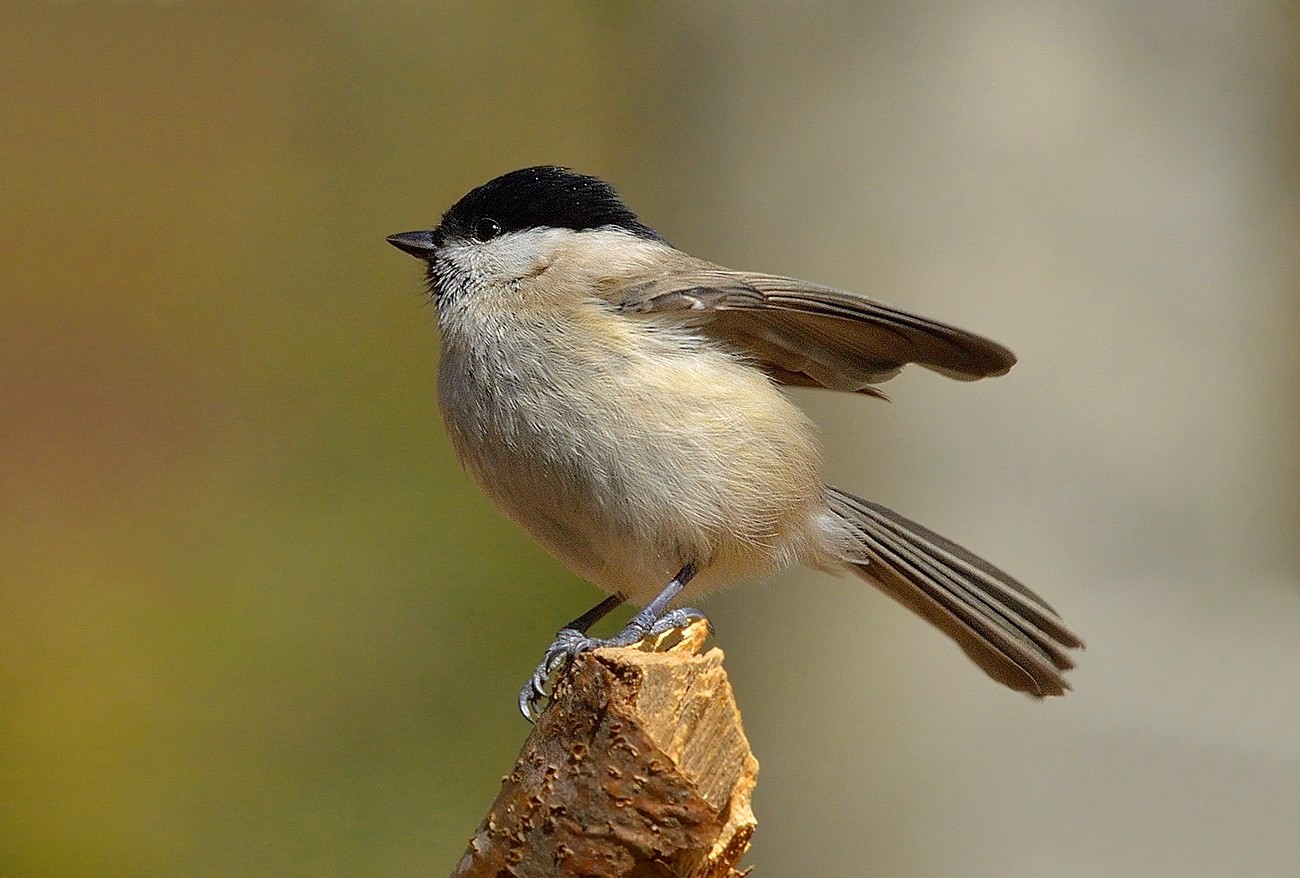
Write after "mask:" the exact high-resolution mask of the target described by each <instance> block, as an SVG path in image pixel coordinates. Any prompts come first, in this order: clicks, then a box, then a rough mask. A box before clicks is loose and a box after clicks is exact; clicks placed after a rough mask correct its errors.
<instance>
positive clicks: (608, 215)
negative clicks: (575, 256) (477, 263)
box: [440, 165, 663, 241]
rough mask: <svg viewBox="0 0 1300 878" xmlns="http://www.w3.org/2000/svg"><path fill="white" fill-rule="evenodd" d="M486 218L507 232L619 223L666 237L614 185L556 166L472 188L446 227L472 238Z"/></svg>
mask: <svg viewBox="0 0 1300 878" xmlns="http://www.w3.org/2000/svg"><path fill="white" fill-rule="evenodd" d="M480 220H494V221H495V222H496V223H497V224H498V225H499V226H500V227H501V231H502V232H518V231H523V230H524V229H536V228H555V229H573V230H575V231H582V230H583V229H598V228H601V227H604V226H615V227H617V228H620V229H623V230H624V231H627V232H630V233H631V234H633V235H636V236H638V237H641V238H648V239H650V240H652V241H663V238H661V237H660V236H659V234H658V233H657V232H656V231H655V230H654V229H652V228H650V227H649V226H647V225H646V224H645V223H643V222H641V221H640V220H639V219H637V216H636V214H634V213H633V212H632V211H630V210H628V208H627V206H626V205H625V204H623V200H622V199H621V198H619V197H618V193H617V192H615V191H614V187H613V186H610V185H609V184H608V183H606V182H605V181H604V180H601V179H598V178H596V177H588V176H586V175H584V174H578V173H575V172H573V171H570V170H569V169H568V168H558V167H555V166H553V165H541V166H539V167H535V168H523V169H521V170H518V171H511V172H510V173H508V174H502V175H501V176H500V177H497V178H496V179H495V180H490V181H488V182H487V183H484V184H483V185H482V186H479V187H478V188H476V189H473V190H471V191H470V193H469V194H468V195H466V196H465V197H464V198H462V199H461V200H460V201H457V202H456V203H455V204H454V205H452V207H451V209H450V210H448V211H447V212H446V213H445V214H443V217H442V225H441V227H440V228H441V230H442V231H443V233H444V234H447V235H449V236H457V237H469V236H470V235H472V234H473V230H474V228H475V225H476V224H477V223H478V222H479V221H480Z"/></svg>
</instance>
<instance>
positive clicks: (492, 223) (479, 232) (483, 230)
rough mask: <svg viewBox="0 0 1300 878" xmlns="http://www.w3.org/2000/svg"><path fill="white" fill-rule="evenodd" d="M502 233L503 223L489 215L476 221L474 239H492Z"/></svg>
mask: <svg viewBox="0 0 1300 878" xmlns="http://www.w3.org/2000/svg"><path fill="white" fill-rule="evenodd" d="M499 234H501V223H499V222H497V221H496V220H494V219H489V218H488V217H483V218H482V219H481V220H479V221H478V222H476V223H474V240H475V241H491V240H492V239H493V238H495V237H496V236H497V235H499Z"/></svg>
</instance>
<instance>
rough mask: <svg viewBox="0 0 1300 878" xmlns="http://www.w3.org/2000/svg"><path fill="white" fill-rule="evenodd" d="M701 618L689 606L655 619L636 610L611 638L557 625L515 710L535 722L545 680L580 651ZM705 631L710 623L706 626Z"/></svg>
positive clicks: (636, 638)
mask: <svg viewBox="0 0 1300 878" xmlns="http://www.w3.org/2000/svg"><path fill="white" fill-rule="evenodd" d="M700 620H703V621H704V622H705V623H706V624H708V621H709V620H708V617H706V616H705V615H704V613H702V612H700V611H699V610H697V609H695V608H693V607H682V608H680V609H676V610H671V611H669V612H667V613H665V614H664V615H663V616H661V617H659V618H658V619H652V618H642V614H640V613H638V614H637V615H636V616H634V617H633V618H632V620H631V621H629V622H628V623H627V625H626V626H625V627H624V628H623V630H622V631H620V632H618V633H617V634H615V635H614V636H613V637H588V636H587V635H586V634H584V633H583V632H581V631H578V630H577V629H575V628H561V629H560V630H559V631H558V632H556V635H555V640H553V641H551V645H550V646H548V647H547V648H546V652H544V653H542V661H541V663H540V664H538V666H537V668H536V669H535V670H534V671H533V673H532V675H531V676H529V678H528V682H527V683H525V684H524V688H523V689H521V690H520V692H519V712H520V713H522V714H523V715H524V719H526V720H528V721H529V722H536V721H537V718H538V717H539V716H541V713H542V702H543V701H544V700H545V699H546V698H547V692H546V681H547V680H549V679H551V677H552V676H553V675H555V674H556V673H558V672H562V671H564V670H566V669H567V668H568V667H569V666H570V665H571V664H572V663H573V660H574V659H575V658H577V657H578V656H580V655H582V654H583V653H584V652H590V651H591V650H593V649H600V648H602V647H606V646H632V645H634V644H636V643H639V642H640V641H642V640H646V639H648V638H651V637H657V636H659V635H660V634H664V633H666V632H669V631H673V630H676V629H679V628H685V627H686V626H687V625H689V624H691V623H692V622H696V621H700ZM709 631H710V632H712V631H713V626H712V625H709Z"/></svg>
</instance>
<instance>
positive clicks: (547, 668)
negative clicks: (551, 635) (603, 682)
mask: <svg viewBox="0 0 1300 878" xmlns="http://www.w3.org/2000/svg"><path fill="white" fill-rule="evenodd" d="M609 642H610V641H607V640H600V639H598V638H595V637H588V636H587V635H585V634H583V633H582V632H581V631H577V630H574V629H573V628H561V629H560V631H559V632H558V633H557V634H556V635H555V640H554V641H552V642H551V645H550V646H548V647H547V648H546V652H544V653H543V654H542V661H541V663H540V664H538V666H537V667H536V669H534V671H533V673H532V674H531V675H530V676H529V678H528V682H527V683H525V684H524V688H523V689H522V690H520V692H519V712H520V713H522V714H523V715H524V719H526V720H528V721H529V722H530V723H531V722H536V721H537V718H538V717H539V716H540V715H541V709H540V705H541V702H542V699H544V698H546V681H547V680H549V679H550V678H551V676H552V675H553V674H555V673H556V672H557V671H559V670H560V669H561V668H563V667H564V666H565V665H567V664H568V663H569V662H571V661H573V660H574V659H575V658H577V657H578V656H579V655H581V654H582V653H584V652H588V651H590V650H593V649H596V648H597V647H600V646H605V645H607V644H608V643H609Z"/></svg>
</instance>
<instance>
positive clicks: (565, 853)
mask: <svg viewBox="0 0 1300 878" xmlns="http://www.w3.org/2000/svg"><path fill="white" fill-rule="evenodd" d="M706 635H707V628H706V625H705V623H703V622H699V623H695V624H692V625H691V626H690V627H688V628H687V629H686V630H685V631H684V632H681V633H680V639H679V642H677V643H675V644H674V645H672V646H670V647H668V650H667V651H665V652H647V651H642V650H641V649H636V648H632V649H602V650H598V651H596V652H593V653H587V654H585V655H582V656H580V657H579V658H578V660H577V661H576V662H575V663H574V667H573V669H572V670H571V671H570V673H568V674H567V675H565V677H564V678H563V679H562V681H561V682H560V685H559V689H558V691H557V692H556V696H555V701H554V703H553V704H552V705H551V706H550V707H549V708H547V709H546V710H545V711H544V712H543V713H542V716H541V719H540V720H539V721H538V723H537V726H536V727H535V728H534V729H533V733H532V734H531V735H530V736H529V737H528V740H527V741H526V742H525V743H524V747H523V750H522V751H521V752H520V754H519V759H518V760H517V761H516V762H515V767H514V770H513V771H511V772H510V774H509V775H508V776H507V777H506V778H505V779H504V780H503V782H502V785H501V793H500V795H498V796H497V800H496V802H495V803H493V805H492V809H491V810H490V811H489V812H488V815H487V817H486V818H484V820H483V823H482V825H480V826H479V828H478V830H477V831H476V832H475V833H474V836H473V837H472V838H471V839H470V842H469V849H468V850H467V851H466V852H465V856H464V857H463V858H462V859H461V861H460V864H459V865H458V866H457V868H456V871H455V872H454V873H453V875H454V878H470V876H483V878H502V876H517V878H550V876H568V878H572V876H600V878H618V876H628V878H632V876H636V878H658V876H663V878H686V876H689V878H737V876H739V875H741V874H743V873H741V872H738V871H737V870H736V864H737V863H739V861H740V858H741V857H742V856H744V854H745V851H746V849H747V848H748V847H749V839H750V837H751V836H752V835H753V834H754V815H753V812H752V811H750V807H749V799H750V793H751V792H752V791H753V788H754V782H755V778H756V776H757V774H758V762H757V760H755V759H754V756H753V754H752V753H750V750H749V742H748V741H746V740H745V733H744V731H743V730H742V728H741V724H740V714H739V712H738V711H737V710H736V703H735V700H734V699H733V697H732V694H731V686H730V684H729V683H728V682H727V674H726V672H725V671H724V670H723V669H722V652H721V651H720V650H717V649H711V650H709V651H708V652H707V653H705V654H704V655H700V654H699V651H700V648H701V646H702V644H703V641H704V638H705V636H706ZM660 647H662V644H656V645H655V647H654V648H660Z"/></svg>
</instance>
